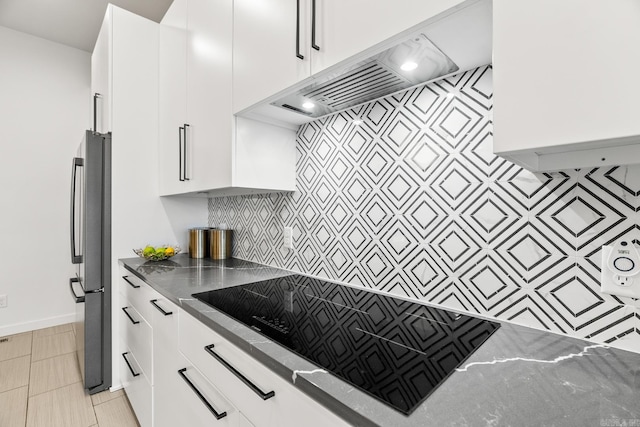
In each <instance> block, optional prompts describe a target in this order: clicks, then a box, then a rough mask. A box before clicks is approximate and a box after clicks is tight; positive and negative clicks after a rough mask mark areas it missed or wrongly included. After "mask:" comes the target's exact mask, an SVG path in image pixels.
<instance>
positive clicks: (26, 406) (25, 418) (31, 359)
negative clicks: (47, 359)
mask: <svg viewBox="0 0 640 427" xmlns="http://www.w3.org/2000/svg"><path fill="white" fill-rule="evenodd" d="M33 340H34V338H33V331H31V347H30V348H29V381H28V382H27V404H26V405H25V411H24V427H27V421H28V419H29V400H30V398H29V392H30V391H31V363H32V361H33Z"/></svg>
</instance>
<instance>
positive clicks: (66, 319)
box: [0, 313, 76, 337]
mask: <svg viewBox="0 0 640 427" xmlns="http://www.w3.org/2000/svg"><path fill="white" fill-rule="evenodd" d="M75 320H76V314H75V313H70V314H64V315H62V316H55V317H48V318H46V319H38V320H33V321H31V322H25V323H17V324H14V325H8V326H2V327H0V337H4V336H7V335H15V334H21V333H22V332H29V331H35V330H36V329H42V328H50V327H51V326H58V325H64V324H66V323H73V322H74V321H75Z"/></svg>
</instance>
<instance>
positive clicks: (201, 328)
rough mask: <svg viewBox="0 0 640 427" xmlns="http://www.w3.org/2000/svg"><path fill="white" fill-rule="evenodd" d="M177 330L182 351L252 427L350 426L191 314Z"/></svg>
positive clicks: (181, 321) (182, 317)
mask: <svg viewBox="0 0 640 427" xmlns="http://www.w3.org/2000/svg"><path fill="white" fill-rule="evenodd" d="M179 324H180V328H179V334H178V336H179V339H180V343H179V348H180V351H181V352H182V353H183V354H184V355H185V357H187V359H189V360H190V361H191V362H192V363H193V365H194V366H195V367H196V368H197V369H198V370H199V371H201V372H202V374H203V375H204V376H206V378H208V379H209V380H210V381H211V382H212V383H213V384H214V385H215V386H216V387H217V388H218V389H219V390H220V391H221V392H222V393H224V395H225V396H226V397H227V398H228V399H229V400H230V402H231V403H232V404H233V405H235V406H236V407H237V408H238V410H239V411H240V412H241V413H242V414H243V415H244V416H245V417H246V418H247V420H248V421H249V422H251V423H253V425H255V427H288V426H291V427H298V426H300V425H301V420H304V423H303V424H304V425H305V427H316V426H317V427H325V426H347V425H349V424H347V423H346V422H345V421H343V420H342V419H341V418H339V417H338V416H336V415H335V414H334V413H332V412H331V411H329V410H327V409H325V408H324V407H323V406H321V405H320V404H318V403H316V402H315V401H314V400H312V399H311V398H309V397H308V396H306V395H305V394H303V393H302V392H300V391H298V390H297V389H296V388H295V387H294V386H292V385H291V384H289V383H287V382H286V381H285V380H284V379H282V378H280V377H279V376H278V375H276V374H275V373H273V372H272V371H271V370H269V369H268V368H266V367H265V366H263V365H262V364H261V363H259V362H258V361H256V360H255V359H253V357H251V356H250V355H248V354H247V353H245V352H244V351H242V350H240V349H239V348H237V347H235V346H234V345H233V344H231V343H230V342H229V341H227V340H226V339H224V338H223V337H222V336H220V335H219V334H217V333H215V332H214V331H213V330H211V329H210V328H208V327H207V326H205V325H204V324H202V323H201V322H199V321H198V320H196V319H195V318H194V317H192V316H190V315H189V314H187V313H184V312H183V313H182V315H181V316H180V321H179Z"/></svg>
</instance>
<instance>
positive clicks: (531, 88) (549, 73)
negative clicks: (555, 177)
mask: <svg viewBox="0 0 640 427" xmlns="http://www.w3.org/2000/svg"><path fill="white" fill-rule="evenodd" d="M493 8H494V18H493V19H494V30H493V57H494V59H493V78H494V114H493V119H494V151H495V153H496V154H499V155H501V156H504V157H506V158H508V159H510V160H512V161H514V162H516V163H518V164H520V165H522V166H524V167H526V168H527V169H530V170H534V171H545V170H558V169H567V168H580V167H591V166H605V165H613V164H628V163H631V162H635V163H637V162H640V144H638V143H639V142H640V137H639V135H640V120H639V119H638V109H637V108H634V106H635V105H637V101H638V99H640V80H639V79H638V78H637V70H638V69H640V55H638V54H637V51H638V46H640V3H638V1H636V0H618V1H614V2H604V1H601V0H564V1H560V2H559V1H555V0H535V1H513V0H494V1H493Z"/></svg>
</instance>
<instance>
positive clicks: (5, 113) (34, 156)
mask: <svg viewBox="0 0 640 427" xmlns="http://www.w3.org/2000/svg"><path fill="white" fill-rule="evenodd" d="M0 64H1V65H0V183H1V187H0V188H1V190H0V191H1V200H2V202H1V208H0V294H6V295H8V302H9V304H8V307H7V308H2V309H0V336H3V335H8V334H11V333H16V332H22V331H25V330H30V329H36V328H39V327H44V326H50V325H54V324H59V323H64V322H68V321H72V320H73V316H72V313H73V312H74V310H75V308H74V304H73V302H72V299H71V295H70V293H69V289H68V287H69V285H68V280H69V277H71V276H72V274H73V272H74V269H73V268H72V266H71V262H70V259H69V257H70V255H69V187H70V182H71V178H70V170H71V158H72V157H73V155H74V154H75V150H76V148H77V146H78V144H79V143H80V141H81V139H82V136H83V130H84V129H85V128H88V127H90V126H91V109H90V108H91V103H90V55H89V54H88V53H87V52H84V51H81V50H78V49H73V48H70V47H67V46H64V45H61V44H57V43H53V42H49V41H47V40H44V39H41V38H38V37H33V36H30V35H27V34H24V33H20V32H17V31H14V30H10V29H8V28H5V27H0Z"/></svg>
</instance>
